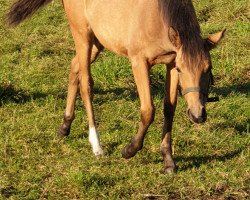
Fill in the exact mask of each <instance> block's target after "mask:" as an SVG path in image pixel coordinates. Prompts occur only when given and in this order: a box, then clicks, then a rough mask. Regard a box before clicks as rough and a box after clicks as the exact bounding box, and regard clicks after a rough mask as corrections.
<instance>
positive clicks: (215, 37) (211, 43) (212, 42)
mask: <svg viewBox="0 0 250 200" xmlns="http://www.w3.org/2000/svg"><path fill="white" fill-rule="evenodd" d="M225 32H226V29H224V30H223V31H220V32H217V33H214V34H212V35H210V36H209V37H208V38H207V39H205V43H206V46H207V47H208V49H209V50H211V49H213V48H215V47H216V46H217V44H218V43H219V42H220V41H221V39H222V38H223V37H224V35H225Z"/></svg>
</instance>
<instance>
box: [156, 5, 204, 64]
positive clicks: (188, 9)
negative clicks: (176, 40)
mask: <svg viewBox="0 0 250 200" xmlns="http://www.w3.org/2000/svg"><path fill="white" fill-rule="evenodd" d="M160 7H161V12H162V14H163V16H164V19H165V20H166V22H167V23H168V25H169V26H171V27H173V28H174V29H175V30H176V31H178V33H179V35H180V39H181V43H182V51H183V56H184V59H185V60H186V61H187V62H188V63H189V65H192V63H197V62H198V63H199V62H200V60H201V58H202V57H203V56H204V55H205V52H204V43H203V39H202V37H201V30H200V26H199V23H198V20H197V17H196V13H195V10H194V6H193V4H192V1H191V0H160ZM190 67H191V66H190Z"/></svg>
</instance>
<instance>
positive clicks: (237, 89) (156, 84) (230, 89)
mask: <svg viewBox="0 0 250 200" xmlns="http://www.w3.org/2000/svg"><path fill="white" fill-rule="evenodd" d="M151 91H152V95H153V96H156V95H157V96H158V97H160V98H162V99H163V97H164V77H162V76H160V77H158V76H157V77H155V76H154V77H152V78H151ZM212 91H213V93H215V94H217V95H221V96H223V97H226V96H228V95H230V94H231V93H240V94H246V95H249V93H250V82H246V83H242V84H234V85H228V86H224V87H220V88H216V87H215V88H213V89H212ZM48 95H55V96H57V97H58V98H61V99H66V97H67V92H66V91H64V90H63V92H62V91H60V92H52V93H48V94H47V93H42V92H35V93H29V92H28V91H24V90H18V89H16V88H15V86H13V85H12V84H1V85H0V106H2V105H3V104H4V103H7V102H14V103H17V104H24V103H26V102H29V101H31V100H36V99H42V98H45V97H47V96H48ZM78 95H79V94H78ZM94 95H95V98H94V102H95V103H97V104H102V103H105V102H109V101H117V100H121V99H125V100H130V101H135V100H137V99H139V97H138V93H137V90H136V87H135V86H129V87H114V88H110V89H102V88H100V87H95V88H94Z"/></svg>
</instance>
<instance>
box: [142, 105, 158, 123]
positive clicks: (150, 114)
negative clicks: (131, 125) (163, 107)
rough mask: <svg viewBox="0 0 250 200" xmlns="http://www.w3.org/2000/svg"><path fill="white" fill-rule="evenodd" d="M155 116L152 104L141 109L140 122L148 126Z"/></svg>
mask: <svg viewBox="0 0 250 200" xmlns="http://www.w3.org/2000/svg"><path fill="white" fill-rule="evenodd" d="M154 117H155V108H154V106H153V105H152V106H149V107H147V108H146V109H141V122H142V123H143V124H144V125H146V126H149V125H150V124H151V123H152V122H153V121H154Z"/></svg>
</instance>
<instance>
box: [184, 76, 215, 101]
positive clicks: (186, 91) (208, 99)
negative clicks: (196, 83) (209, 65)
mask: <svg viewBox="0 0 250 200" xmlns="http://www.w3.org/2000/svg"><path fill="white" fill-rule="evenodd" d="M213 84H214V77H213V74H212V71H210V80H209V86H210V85H213ZM179 89H180V94H181V95H182V96H185V95H186V94H188V93H190V92H198V93H201V94H202V95H204V96H206V97H207V102H216V101H219V97H208V90H207V91H205V90H203V89H202V88H200V87H188V88H185V89H183V90H182V89H181V88H179Z"/></svg>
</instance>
